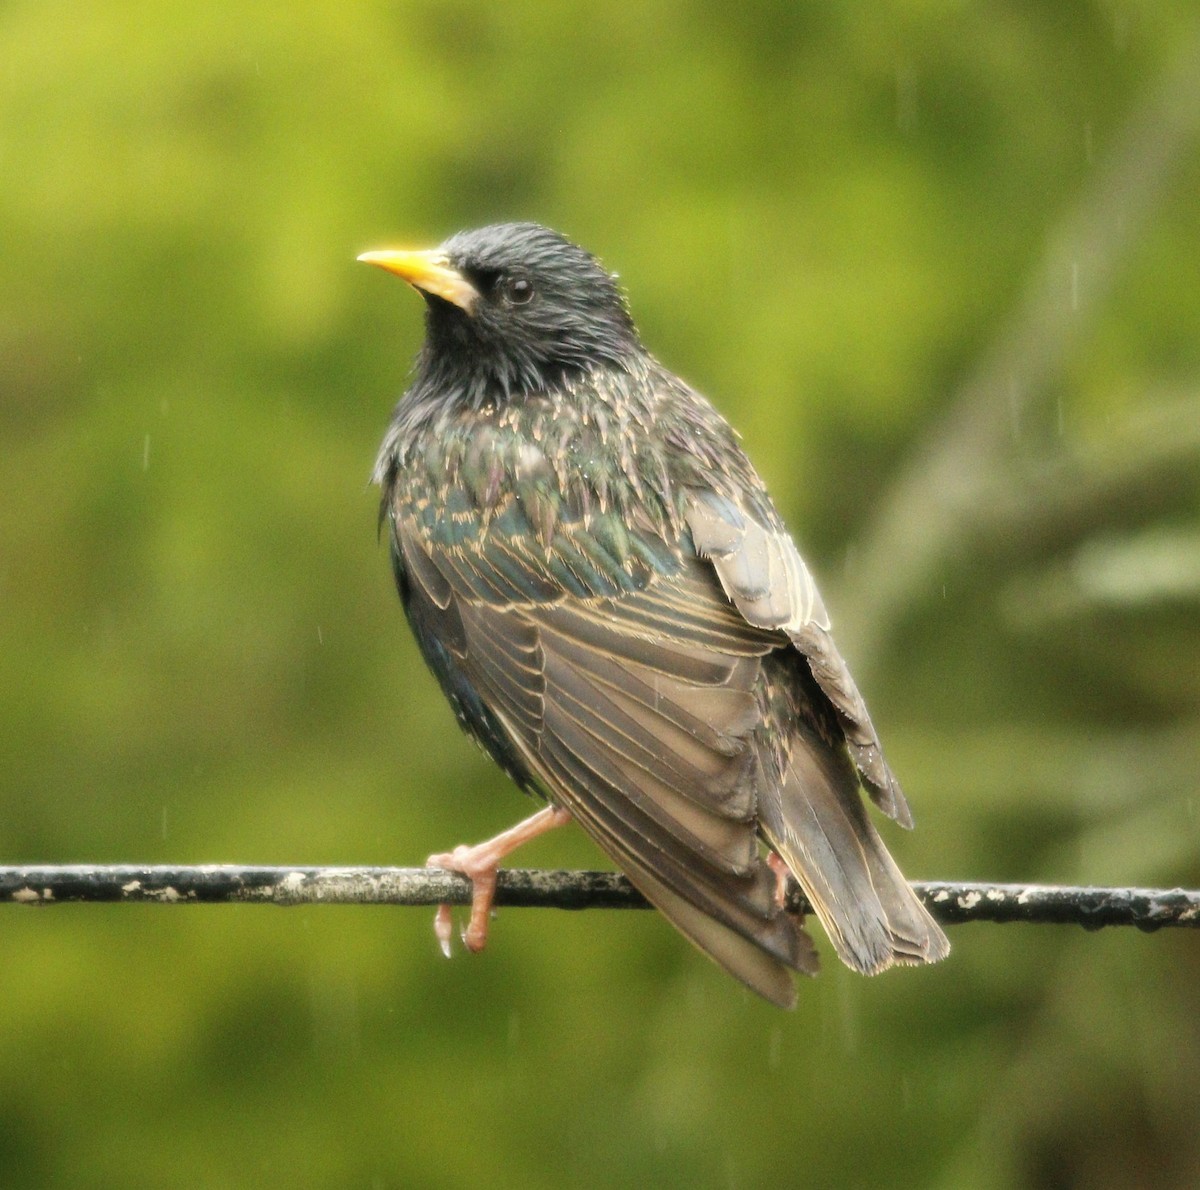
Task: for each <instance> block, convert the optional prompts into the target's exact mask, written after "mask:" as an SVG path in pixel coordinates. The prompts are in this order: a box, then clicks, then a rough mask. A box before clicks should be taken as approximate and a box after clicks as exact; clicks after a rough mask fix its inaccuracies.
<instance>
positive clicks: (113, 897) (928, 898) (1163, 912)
mask: <svg viewBox="0 0 1200 1190" xmlns="http://www.w3.org/2000/svg"><path fill="white" fill-rule="evenodd" d="M913 888H914V889H915V890H916V892H917V895H918V896H919V897H920V898H921V899H922V900H923V901H924V902H925V904H926V905H928V906H929V908H930V910H931V911H932V912H933V914H934V916H935V917H937V918H938V919H939V920H940V921H942V922H943V923H946V924H948V925H958V924H961V923H965V922H971V921H988V922H1025V923H1030V924H1034V923H1040V924H1058V925H1079V926H1083V927H1084V928H1085V929H1099V928H1100V927H1102V926H1136V927H1137V928H1138V929H1141V930H1147V931H1151V930H1157V929H1160V928H1162V927H1166V926H1191V927H1200V890H1198V889H1181V888H1174V889H1164V888H1086V887H1078V886H1064V885H1044V884H988V883H983V882H979V881H953V880H931V881H916V882H914V884H913ZM470 899H471V884H470V881H468V880H467V879H466V878H465V877H463V876H460V875H458V874H457V873H454V872H447V871H443V870H441V869H439V868H328V867H321V868H318V867H251V866H244V865H240V864H201V865H197V866H189V867H183V866H173V865H171V866H166V865H157V866H139V865H135V864H115V865H105V864H72V865H60V866H44V865H39V866H36V867H34V866H30V867H0V902H3V903H8V904H14V905H56V904H70V903H78V902H101V903H110V904H111V903H126V904H130V903H141V904H146V903H153V904H158V905H195V904H269V905H438V904H442V903H448V904H454V905H465V904H468V903H469V902H470ZM496 904H497V905H508V906H514V907H517V906H519V907H524V908H539V909H644V908H647V907H648V906H647V902H646V900H645V898H644V897H642V895H641V894H640V893H639V892H638V891H637V890H636V889H635V888H634V887H633V886H632V885H631V884H630V883H629V881H628V880H626V879H625V877H624V876H621V875H620V874H618V873H615V872H565V871H539V870H530V869H521V868H507V869H505V870H503V871H502V872H501V873H500V881H499V886H498V889H497V895H496ZM789 908H791V909H793V910H795V911H797V912H805V911H807V909H808V906H807V905H806V903H805V901H804V898H803V896H802V895H801V894H800V892H799V890H797V889H795V888H793V889H792V890H791V897H790V901H789Z"/></svg>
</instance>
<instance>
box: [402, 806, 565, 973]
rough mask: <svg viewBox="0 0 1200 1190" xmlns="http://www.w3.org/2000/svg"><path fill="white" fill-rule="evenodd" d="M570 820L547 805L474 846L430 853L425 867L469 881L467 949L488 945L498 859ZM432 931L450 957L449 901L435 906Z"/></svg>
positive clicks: (451, 919) (466, 930)
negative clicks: (443, 870) (458, 873)
mask: <svg viewBox="0 0 1200 1190" xmlns="http://www.w3.org/2000/svg"><path fill="white" fill-rule="evenodd" d="M570 821H571V815H570V813H569V812H568V811H567V810H560V809H559V808H558V807H557V806H547V807H546V808H545V809H544V810H539V811H538V812H537V813H536V814H534V815H533V816H532V817H531V818H526V819H525V821H524V822H518V823H517V825H516V826H514V827H510V828H509V829H508V830H506V831H503V832H502V833H501V834H499V835H497V836H496V837H495V838H494V839H488V840H487V841H486V842H484V843H476V844H475V845H474V846H467V845H465V844H464V845H462V846H459V847H455V849H454V850H453V851H444V852H440V853H439V854H437V855H431V856H430V857H429V858H428V859H427V860H426V861H425V866H426V867H427V868H444V869H446V870H447V871H450V872H461V873H462V875H464V876H466V877H467V879H468V880H470V881H471V916H470V918H469V919H468V921H467V928H466V929H465V930H463V932H462V940H463V945H464V946H465V947H466V948H467V949H468V950H469V951H472V952H474V953H478V952H479V951H481V950H482V949H483V948H484V947H485V946H486V945H487V936H488V922H489V920H490V919H491V914H492V903H493V901H494V900H495V899H496V881H497V879H498V877H499V872H500V861H501V860H503V859H504V858H505V857H506V856H508V855H510V854H511V853H512V852H514V851H515V850H516V849H517V848H518V847H520V846H521V845H522V844H523V843H528V842H529V840H530V839H536V838H537V836H538V835H542V834H545V833H546V831H548V830H553V829H554V828H555V827H556V826H563V825H564V824H565V823H568V822H570ZM433 932H434V934H436V935H437V940H438V945H439V946H440V947H441V948H442V954H444V955H445V956H446V958H449V957H450V946H451V940H452V938H453V936H454V921H453V918H452V916H451V907H450V906H449V905H439V906H438V909H437V913H436V914H435V916H434V919H433Z"/></svg>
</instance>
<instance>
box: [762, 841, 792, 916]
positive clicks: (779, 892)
mask: <svg viewBox="0 0 1200 1190" xmlns="http://www.w3.org/2000/svg"><path fill="white" fill-rule="evenodd" d="M767 867H769V868H770V869H771V871H772V872H774V873H775V906H776V908H778V909H786V908H787V895H788V884H789V883H790V882H791V879H792V870H791V868H789V867H788V866H787V864H786V863H785V862H784V860H783V857H782V856H781V855H780V854H779V853H778V852H776V851H772V852H770V853H769V854H768V855H767Z"/></svg>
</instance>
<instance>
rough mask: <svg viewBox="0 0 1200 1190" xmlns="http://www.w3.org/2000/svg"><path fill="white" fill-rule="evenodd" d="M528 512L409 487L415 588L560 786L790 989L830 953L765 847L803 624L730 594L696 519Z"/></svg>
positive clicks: (636, 874)
mask: <svg viewBox="0 0 1200 1190" xmlns="http://www.w3.org/2000/svg"><path fill="white" fill-rule="evenodd" d="M527 511H528V509H527V507H526V508H524V509H523V508H522V507H520V506H519V502H515V501H514V502H513V503H510V504H509V505H508V506H507V507H506V508H505V509H504V510H503V511H502V512H501V513H500V514H499V515H496V516H493V517H492V518H491V520H490V523H489V524H488V526H487V528H486V530H481V529H480V526H479V525H478V524H476V525H475V526H474V528H473V529H471V530H470V531H467V530H466V529H464V530H463V531H462V532H455V533H453V534H452V535H450V534H449V531H448V530H447V524H448V521H447V518H445V517H441V518H439V520H438V521H437V523H436V524H434V522H433V521H432V520H431V519H430V520H428V521H426V520H425V519H423V516H422V511H421V509H420V508H417V507H414V506H407V507H406V506H404V505H403V504H402V503H398V505H397V506H396V507H395V510H394V513H393V518H394V527H395V532H396V537H397V541H398V544H399V548H400V550H401V552H402V560H403V566H404V571H405V574H406V576H407V582H408V584H409V599H410V600H411V601H415V602H416V603H417V605H418V606H417V608H416V609H415V610H416V611H417V612H418V614H423V615H426V616H427V617H437V618H438V619H439V628H438V635H439V639H440V640H441V641H442V642H443V643H444V644H445V646H446V647H447V649H448V650H449V653H450V657H449V663H450V664H452V665H453V666H455V667H457V669H458V672H459V674H460V675H461V677H462V678H464V679H465V680H466V682H467V683H469V686H470V688H471V690H472V691H473V692H474V693H475V694H477V696H478V698H479V700H480V702H481V703H482V704H483V705H485V706H486V707H487V709H488V711H489V713H490V714H491V715H492V716H493V717H494V719H495V720H496V721H498V722H499V723H500V724H502V725H503V727H504V730H505V734H506V735H507V736H508V737H509V739H510V740H511V742H512V744H513V747H514V749H515V751H516V752H517V753H518V754H519V756H520V759H521V761H522V763H523V764H524V766H525V767H526V768H527V769H528V770H529V771H530V772H531V773H533V774H534V775H535V777H536V778H537V781H538V783H539V784H540V785H541V786H542V787H543V788H544V790H545V791H546V792H548V793H549V795H550V796H551V798H552V800H554V801H555V802H556V803H557V804H559V805H561V806H563V807H564V808H566V809H568V810H570V811H571V813H572V815H573V816H574V817H575V819H576V820H577V821H578V822H579V823H580V824H581V825H582V826H583V827H584V828H585V830H587V832H588V833H589V834H590V835H592V837H593V838H594V839H595V840H596V841H597V842H598V843H599V844H600V845H601V846H602V847H603V848H604V850H605V851H607V852H608V853H609V855H611V856H612V858H613V859H614V860H616V862H617V863H618V864H619V865H620V866H621V867H622V868H623V869H624V870H625V872H626V873H627V874H628V875H629V877H630V879H631V880H633V882H634V883H635V884H636V885H638V887H639V888H641V890H642V891H643V892H644V893H645V894H646V896H647V897H648V898H649V899H650V900H651V901H652V902H654V904H656V905H657V906H658V907H659V908H660V909H661V910H662V911H663V912H664V913H665V914H666V916H668V917H669V918H670V919H671V920H672V921H673V922H674V924H675V925H676V926H677V927H678V928H679V929H680V930H681V931H682V932H683V933H685V934H686V935H687V936H689V937H690V938H691V939H692V940H693V941H694V942H696V943H697V944H698V945H699V946H700V947H701V948H702V949H704V950H706V951H707V952H708V953H709V954H710V955H712V956H713V957H714V958H715V959H717V961H718V962H720V963H722V964H723V965H724V966H726V967H727V969H729V970H730V971H731V972H733V974H735V975H736V976H737V977H738V978H740V979H742V980H743V981H744V982H746V983H748V984H749V985H750V986H752V987H754V988H756V990H758V991H760V992H761V993H762V994H763V995H764V996H766V997H767V998H769V999H771V1000H774V1001H776V1002H777V1003H790V1002H791V1000H792V998H793V996H794V991H793V989H792V984H791V980H790V978H789V977H788V974H787V969H788V968H790V969H794V970H802V971H813V970H815V966H816V959H815V954H814V952H813V951H812V948H811V943H810V942H809V940H808V938H807V935H805V934H804V932H803V930H802V929H801V928H800V926H799V924H798V923H797V922H796V921H795V920H794V919H793V918H791V917H789V916H788V915H786V914H781V913H778V912H777V910H776V907H775V904H774V899H773V890H774V879H773V877H772V875H771V873H770V872H769V870H768V869H767V867H766V865H765V864H764V863H763V861H762V860H761V858H760V856H759V853H758V844H757V834H756V805H755V794H754V787H753V782H752V780H751V779H750V768H751V764H752V760H753V757H752V755H751V753H752V749H751V746H750V739H749V737H750V733H751V732H752V731H753V729H754V727H755V726H756V725H757V723H758V721H759V718H760V712H759V707H758V704H757V687H758V682H759V676H760V671H761V659H762V657H763V655H765V654H766V653H768V652H770V651H771V650H772V649H774V648H778V647H779V646H780V645H781V644H783V643H786V637H784V636H782V635H781V634H779V633H775V632H771V631H766V630H763V629H761V628H756V627H754V626H753V625H752V624H750V623H749V622H748V621H747V620H746V618H745V617H744V616H743V615H741V614H740V613H739V612H738V610H737V609H736V608H735V607H733V606H732V605H731V604H730V602H729V601H728V599H726V598H725V595H724V594H723V592H722V591H721V588H720V586H719V585H718V583H717V581H716V578H715V575H714V573H713V570H712V568H711V567H710V566H709V565H708V564H707V563H706V562H704V561H703V560H702V559H700V558H698V557H697V556H696V555H695V553H694V551H692V550H691V548H690V543H689V542H687V540H686V534H685V535H684V536H683V537H682V538H681V540H680V541H678V542H676V543H674V544H671V543H669V542H667V541H666V540H664V538H663V537H662V535H661V534H660V533H659V532H658V531H656V530H655V529H654V528H653V527H651V526H650V525H648V524H643V525H637V524H632V525H631V524H629V523H627V522H625V521H623V520H618V519H617V518H616V517H614V516H612V515H609V516H601V517H595V518H591V519H590V520H589V521H588V523H586V524H585V523H584V521H583V520H582V519H576V520H574V521H570V522H556V523H555V525H554V527H553V532H552V533H542V534H540V535H539V533H538V532H536V531H535V528H534V527H533V526H531V525H529V524H528V523H523V521H522V518H523V517H524V516H525V515H526V513H527ZM467 519H469V518H464V519H463V520H462V521H461V522H457V523H459V524H461V525H465V524H466V520H467ZM422 608H424V611H422V610H421V609H422ZM444 684H445V683H444Z"/></svg>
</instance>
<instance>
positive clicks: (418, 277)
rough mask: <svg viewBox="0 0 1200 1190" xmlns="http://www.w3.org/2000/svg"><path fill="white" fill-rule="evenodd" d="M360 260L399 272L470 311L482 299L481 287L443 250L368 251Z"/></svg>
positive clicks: (407, 278)
mask: <svg viewBox="0 0 1200 1190" xmlns="http://www.w3.org/2000/svg"><path fill="white" fill-rule="evenodd" d="M358 259H359V260H361V261H362V262H363V264H373V265H376V266H377V267H378V268H381V269H386V270H387V271H388V272H389V273H395V274H396V276H397V277H401V278H403V279H404V280H405V281H407V282H408V283H409V285H411V286H412V287H413V288H414V289H420V290H422V291H423V292H424V293H432V294H433V295H434V296H435V297H440V298H442V299H443V300H445V301H447V302H453V303H454V305H456V306H458V307H459V309H461V310H464V311H465V312H466V313H468V314H470V313H471V312H472V311H473V310H474V308H475V303H476V302H477V301H478V300H479V290H477V289H476V288H475V286H474V285H472V284H471V282H470V281H468V280H467V279H466V277H464V276H463V275H462V273H460V272H458V271H457V270H456V269H452V268H451V267H450V264H449V262H448V261H447V260H446V258H445V257H444V256H443V255H442V254H441V253H440V252H437V251H433V252H397V251H393V250H392V249H390V248H387V249H384V250H383V251H382V252H364V253H363V254H362V255H361V256H360V257H359V258H358Z"/></svg>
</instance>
